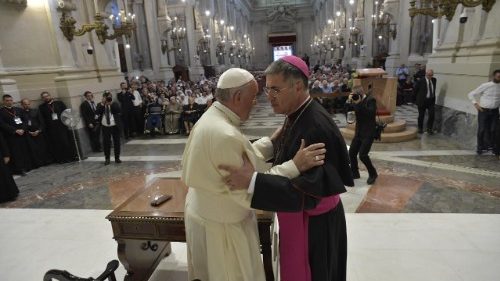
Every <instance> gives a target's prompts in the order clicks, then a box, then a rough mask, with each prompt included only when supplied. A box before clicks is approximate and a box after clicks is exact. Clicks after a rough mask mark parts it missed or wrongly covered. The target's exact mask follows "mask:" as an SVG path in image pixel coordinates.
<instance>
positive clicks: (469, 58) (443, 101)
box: [428, 3, 500, 142]
mask: <svg viewBox="0 0 500 281" xmlns="http://www.w3.org/2000/svg"><path fill="white" fill-rule="evenodd" d="M461 12H462V7H461V5H459V7H457V10H456V11H455V16H454V17H453V19H452V21H450V22H449V23H448V24H447V25H446V28H445V29H443V30H441V32H444V33H443V34H442V35H441V38H443V39H442V41H443V43H442V44H440V45H438V46H437V47H436V49H435V50H434V53H433V54H432V55H430V56H429V60H428V68H432V69H433V70H434V73H435V77H436V78H437V79H438V80H437V81H438V84H437V86H436V87H437V89H436V92H437V93H438V96H437V102H436V103H437V104H438V105H440V106H441V107H442V110H441V111H442V114H440V116H438V118H437V119H438V124H439V126H440V127H442V128H443V130H442V132H443V133H444V134H446V135H453V134H454V135H456V137H457V138H459V139H461V140H464V141H467V140H471V141H473V142H475V137H474V136H475V132H476V130H474V127H475V126H474V125H475V124H476V123H477V111H476V110H475V108H474V107H473V105H472V103H471V102H470V101H469V99H468V98H467V94H468V93H469V92H470V91H471V90H473V89H475V88H476V87H478V86H479V85H480V84H482V83H484V82H487V81H489V79H490V76H491V73H492V72H493V70H495V69H499V68H500V47H499V46H498V42H499V38H500V29H499V28H498V26H499V24H500V21H499V16H498V15H500V5H499V4H498V3H497V4H495V5H494V6H493V8H492V10H491V11H490V12H485V11H484V10H483V9H482V6H478V7H476V8H469V9H468V10H467V14H468V20H467V22H466V23H464V24H461V23H459V15H460V13H461ZM441 20H442V21H445V19H441ZM471 126H472V127H471ZM462 128H467V129H466V130H464V129H462Z"/></svg>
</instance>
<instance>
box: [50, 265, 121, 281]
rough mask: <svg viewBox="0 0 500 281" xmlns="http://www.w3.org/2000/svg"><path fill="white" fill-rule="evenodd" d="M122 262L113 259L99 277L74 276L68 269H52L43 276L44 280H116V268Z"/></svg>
mask: <svg viewBox="0 0 500 281" xmlns="http://www.w3.org/2000/svg"><path fill="white" fill-rule="evenodd" d="M119 265H120V263H119V262H118V261H117V260H112V261H110V262H109V263H108V265H107V266H106V269H105V270H104V272H103V273H102V274H101V275H99V277H97V278H95V279H94V278H92V277H89V278H81V277H77V276H74V275H73V274H71V273H69V272H67V271H66V270H58V269H51V270H49V271H47V273H45V275H44V276H43V281H52V280H58V281H104V280H106V279H107V280H108V281H116V276H115V270H116V269H117V268H118V266H119Z"/></svg>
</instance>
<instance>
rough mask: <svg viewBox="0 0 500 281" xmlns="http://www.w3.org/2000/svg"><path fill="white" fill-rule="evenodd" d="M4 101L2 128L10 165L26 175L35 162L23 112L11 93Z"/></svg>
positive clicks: (1, 114)
mask: <svg viewBox="0 0 500 281" xmlns="http://www.w3.org/2000/svg"><path fill="white" fill-rule="evenodd" d="M2 102H3V107H2V108H1V109H0V119H1V122H0V129H1V130H2V131H3V133H4V137H5V140H6V142H7V145H8V146H9V150H10V156H11V160H10V162H9V166H10V168H11V171H12V173H13V174H19V175H25V174H26V172H27V171H29V170H31V169H32V168H33V164H32V161H31V155H30V154H29V149H28V148H29V146H28V133H27V127H26V126H25V124H24V122H23V118H24V117H23V112H22V110H21V109H20V108H18V107H14V106H13V105H14V100H13V98H12V96H11V95H3V97H2Z"/></svg>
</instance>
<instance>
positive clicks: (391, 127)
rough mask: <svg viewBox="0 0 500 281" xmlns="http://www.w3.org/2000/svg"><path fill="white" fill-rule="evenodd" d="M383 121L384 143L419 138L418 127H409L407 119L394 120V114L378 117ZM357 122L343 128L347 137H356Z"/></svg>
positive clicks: (343, 133)
mask: <svg viewBox="0 0 500 281" xmlns="http://www.w3.org/2000/svg"><path fill="white" fill-rule="evenodd" d="M377 119H379V120H380V121H381V122H385V123H386V124H387V127H385V129H384V132H383V133H382V138H381V140H380V141H376V142H384V143H395V142H403V141H409V140H413V139H415V138H417V128H415V127H407V126H406V121H405V120H394V116H393V115H387V116H379V117H377ZM355 128H356V124H347V127H346V128H341V129H340V132H341V133H342V135H343V136H344V137H345V138H348V139H352V138H353V137H354V130H355Z"/></svg>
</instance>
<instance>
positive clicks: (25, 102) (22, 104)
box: [21, 99, 31, 110]
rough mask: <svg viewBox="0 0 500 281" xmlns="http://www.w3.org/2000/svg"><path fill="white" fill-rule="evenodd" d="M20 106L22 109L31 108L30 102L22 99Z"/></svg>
mask: <svg viewBox="0 0 500 281" xmlns="http://www.w3.org/2000/svg"><path fill="white" fill-rule="evenodd" d="M21 106H22V107H23V109H25V110H26V109H30V108H31V101H30V100H27V99H23V100H22V101H21Z"/></svg>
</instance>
